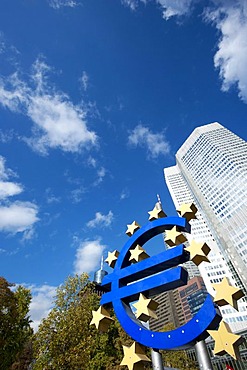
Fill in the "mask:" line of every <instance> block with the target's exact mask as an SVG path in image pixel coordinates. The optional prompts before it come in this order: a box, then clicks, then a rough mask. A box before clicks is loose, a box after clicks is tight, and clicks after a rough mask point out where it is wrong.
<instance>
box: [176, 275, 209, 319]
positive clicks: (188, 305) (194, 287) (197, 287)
mask: <svg viewBox="0 0 247 370" xmlns="http://www.w3.org/2000/svg"><path fill="white" fill-rule="evenodd" d="M178 293H179V297H180V300H181V304H182V309H183V314H184V319H185V322H187V321H189V320H190V319H191V318H192V317H193V316H194V315H195V314H196V313H197V312H198V311H199V309H200V308H201V306H202V305H203V303H204V301H205V298H206V296H207V294H208V292H207V290H206V287H205V284H204V281H203V278H202V277H201V276H195V277H193V278H192V279H190V280H189V281H188V284H187V285H185V286H182V287H179V288H178Z"/></svg>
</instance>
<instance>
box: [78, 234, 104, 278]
mask: <svg viewBox="0 0 247 370" xmlns="http://www.w3.org/2000/svg"><path fill="white" fill-rule="evenodd" d="M105 248H106V247H105V246H104V245H102V244H101V243H100V241H99V240H87V241H85V242H82V243H81V244H80V246H79V247H78V249H77V250H76V259H75V262H74V272H75V273H77V274H82V273H83V272H87V273H90V272H94V271H95V270H96V269H97V267H98V266H99V264H100V259H101V256H102V254H103V251H104V250H105Z"/></svg>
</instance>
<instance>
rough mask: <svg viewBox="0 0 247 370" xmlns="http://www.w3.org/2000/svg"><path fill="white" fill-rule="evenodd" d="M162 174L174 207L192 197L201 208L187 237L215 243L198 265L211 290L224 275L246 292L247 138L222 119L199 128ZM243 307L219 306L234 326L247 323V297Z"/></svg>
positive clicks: (240, 326) (242, 303)
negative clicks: (208, 261) (233, 130)
mask: <svg viewBox="0 0 247 370" xmlns="http://www.w3.org/2000/svg"><path fill="white" fill-rule="evenodd" d="M164 173H165V179H166V183H167V186H168V189H169V191H170V194H171V197H172V199H173V202H174V204H175V207H176V208H178V207H179V206H180V205H181V204H182V203H190V202H194V203H195V205H196V206H197V208H198V213H197V219H196V220H192V221H191V225H192V231H191V235H189V240H190V239H195V240H201V241H205V242H207V244H208V245H209V246H210V247H211V252H210V255H209V258H210V261H211V263H210V264H207V263H205V262H203V263H202V264H201V265H200V266H199V269H200V272H201V275H202V277H203V279H204V282H205V285H206V287H207V290H208V291H209V292H210V293H211V294H213V289H212V285H211V284H212V283H218V282H220V281H221V280H222V278H223V277H224V276H226V277H228V279H229V280H230V282H231V283H232V285H235V286H237V287H240V288H242V289H243V290H244V291H245V293H246V290H247V222H246V220H247V143H246V142H245V141H244V140H242V139H241V138H240V137H238V136H237V135H235V134H234V133H232V132H231V131H229V130H227V129H226V128H224V127H223V126H222V125H220V124H219V123H212V124H208V125H205V126H201V127H198V128H196V129H195V130H194V131H193V132H192V134H191V135H190V136H189V138H188V139H187V140H186V141H185V143H184V144H183V145H182V146H181V148H180V149H179V150H178V152H177V154H176V166H173V167H169V168H165V170H164ZM239 311H240V312H238V311H236V310H235V309H234V308H231V306H223V307H222V309H221V312H222V314H223V316H224V319H225V321H227V322H228V323H229V324H230V325H231V327H232V330H234V331H236V330H238V329H242V328H244V327H246V326H247V305H246V300H245V298H243V299H242V300H241V302H240V303H239Z"/></svg>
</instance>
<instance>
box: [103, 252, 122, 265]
mask: <svg viewBox="0 0 247 370" xmlns="http://www.w3.org/2000/svg"><path fill="white" fill-rule="evenodd" d="M118 256H119V252H118V251H117V250H116V249H115V251H113V252H108V256H107V258H106V259H105V262H106V263H108V265H109V266H110V267H112V268H114V266H115V264H116V262H117V259H118Z"/></svg>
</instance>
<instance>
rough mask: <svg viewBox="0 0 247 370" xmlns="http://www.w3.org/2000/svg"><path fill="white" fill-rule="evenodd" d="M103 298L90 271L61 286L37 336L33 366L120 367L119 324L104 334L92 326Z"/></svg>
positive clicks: (99, 369) (72, 368)
mask: <svg viewBox="0 0 247 370" xmlns="http://www.w3.org/2000/svg"><path fill="white" fill-rule="evenodd" d="M99 301H100V298H99V297H98V295H97V294H96V293H95V292H94V284H93V283H91V282H90V281H89V280H88V276H87V275H86V274H83V275H81V276H79V275H76V276H75V277H69V278H68V279H67V280H66V281H65V283H64V284H63V285H62V286H60V287H59V288H58V289H57V294H56V298H55V302H54V308H53V309H52V310H51V312H50V314H49V315H48V317H47V318H46V319H44V320H43V321H42V323H41V325H40V327H39V330H38V332H37V333H36V334H35V336H34V351H35V362H34V365H33V369H35V370H41V369H42V370H45V369H54V370H55V369H56V370H57V369H59V370H65V369H66V370H67V369H70V370H78V369H85V370H103V369H107V370H110V369H118V364H119V363H120V361H121V359H122V353H121V349H120V348H119V346H118V340H117V339H118V337H119V333H118V327H117V326H116V325H115V324H114V323H113V324H112V325H111V327H110V328H109V330H108V332H107V333H100V332H98V330H97V329H96V328H95V327H94V326H90V321H91V319H92V310H97V309H98V307H99Z"/></svg>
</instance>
